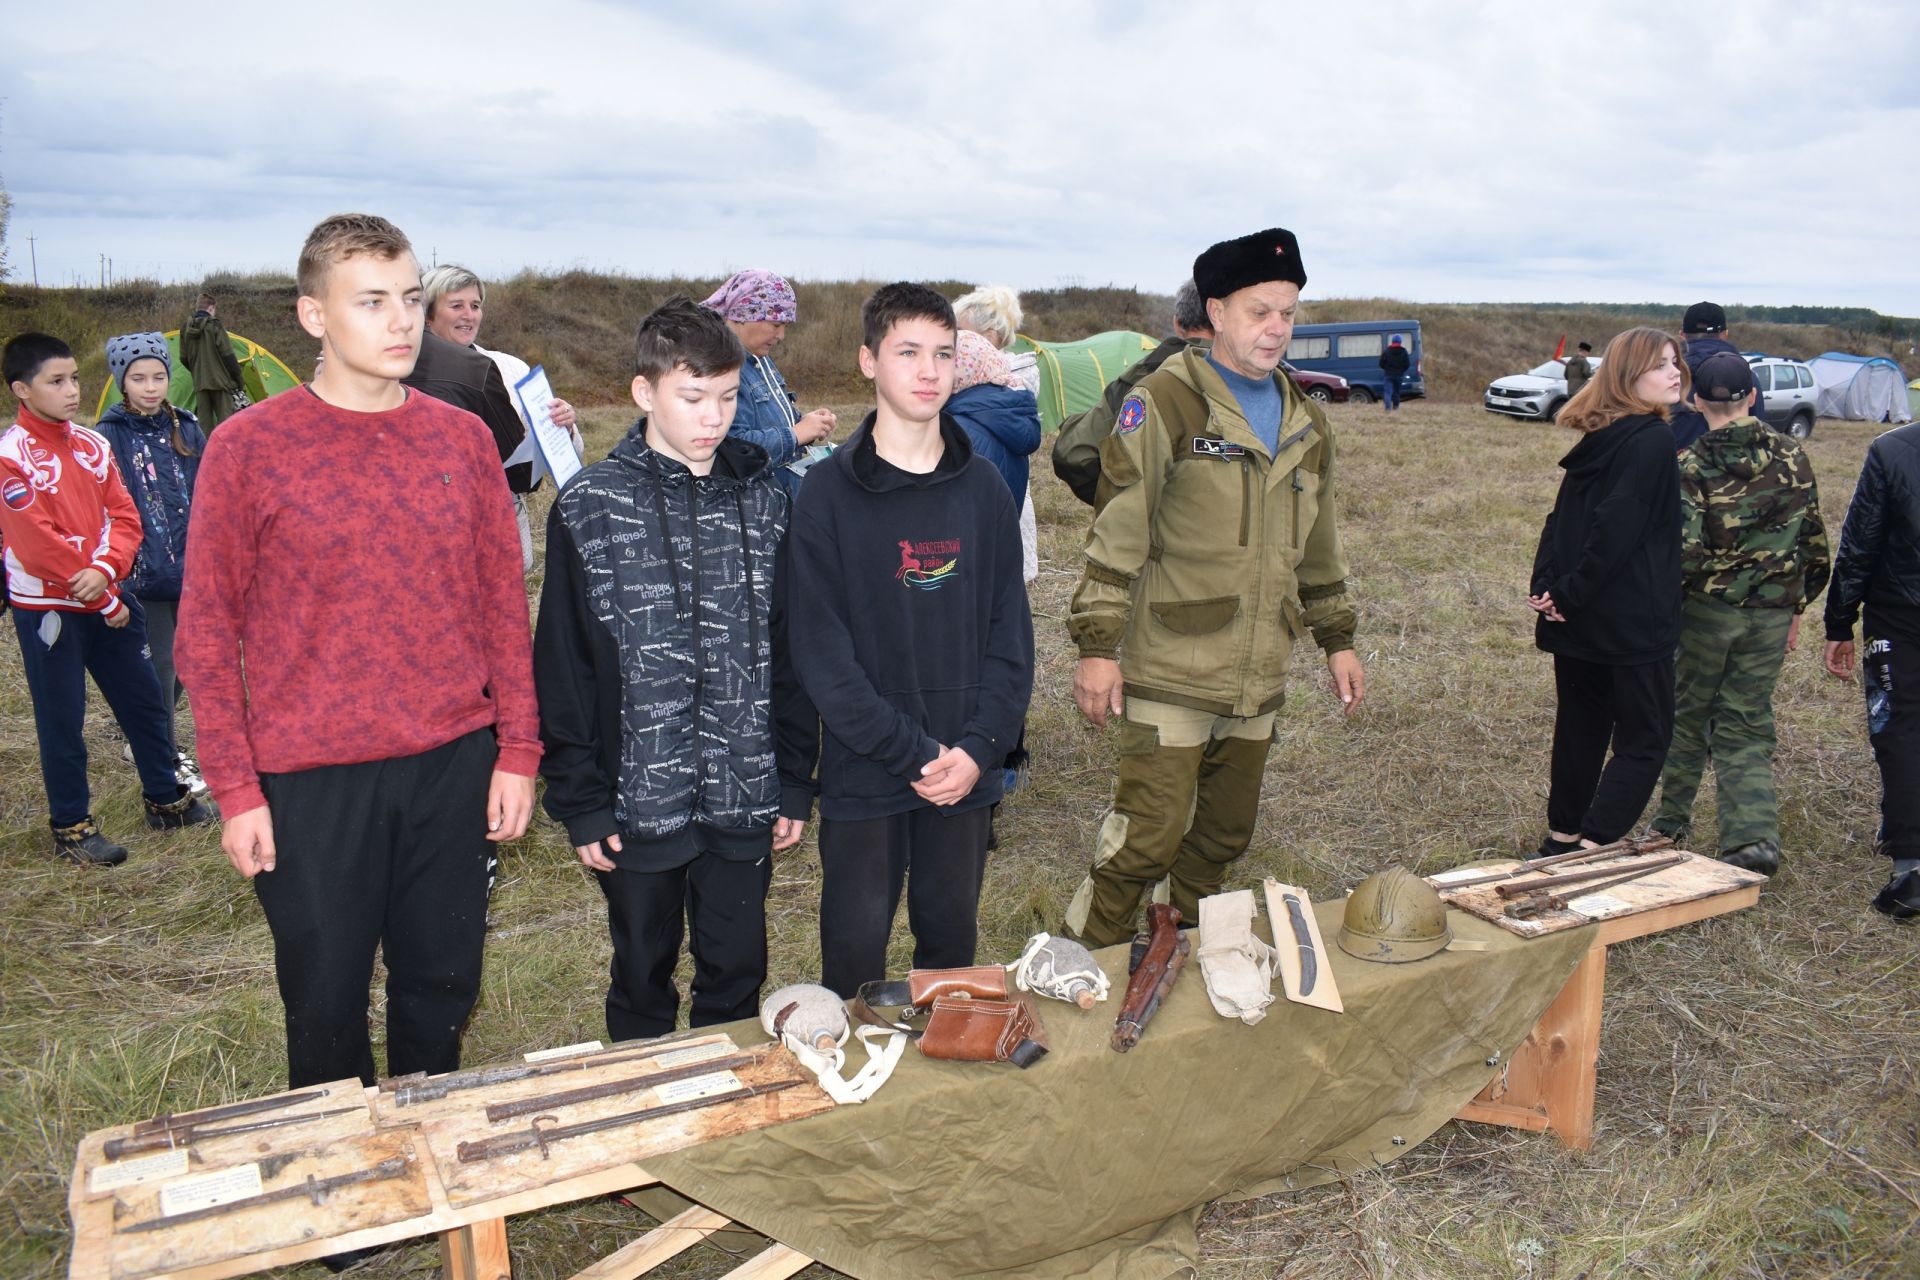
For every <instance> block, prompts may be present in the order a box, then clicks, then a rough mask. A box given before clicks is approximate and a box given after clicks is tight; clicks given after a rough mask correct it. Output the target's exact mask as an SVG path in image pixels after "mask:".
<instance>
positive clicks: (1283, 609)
mask: <svg viewBox="0 0 1920 1280" xmlns="http://www.w3.org/2000/svg"><path fill="white" fill-rule="evenodd" d="M1276 376H1278V375H1276ZM1280 385H1281V393H1282V397H1283V405H1284V408H1283V410H1282V415H1281V422H1280V442H1279V444H1280V447H1279V450H1278V452H1277V454H1275V455H1271V456H1270V455H1269V454H1268V452H1267V447H1266V446H1265V445H1264V444H1262V443H1261V442H1260V438H1259V437H1258V436H1256V435H1255V434H1254V433H1253V428H1252V427H1250V426H1248V425H1247V420H1246V417H1245V416H1244V415H1243V414H1242V413H1241V412H1240V406H1239V404H1238V403H1237V402H1236V401H1235V400H1234V398H1233V393H1232V392H1231V391H1229V390H1228V389H1227V385H1226V383H1224V382H1222V381H1221V380H1220V375H1219V374H1217V373H1215V372H1214V370H1213V368H1212V366H1210V365H1209V364H1208V363H1207V360H1206V356H1205V353H1204V352H1203V351H1199V350H1191V349H1190V350H1187V351H1183V352H1180V353H1179V354H1178V355H1176V356H1173V357H1172V358H1170V359H1169V360H1168V361H1167V362H1166V363H1165V364H1164V365H1162V366H1161V367H1160V368H1159V369H1156V370H1155V371H1154V372H1153V373H1152V374H1150V375H1149V376H1148V377H1146V378H1145V379H1143V380H1142V381H1141V382H1140V384H1139V385H1138V386H1137V387H1135V388H1134V391H1133V394H1132V395H1131V396H1129V397H1128V398H1127V401H1126V403H1125V404H1123V405H1122V406H1121V411H1120V415H1119V418H1118V421H1116V423H1115V424H1114V429H1113V434H1112V435H1110V436H1108V437H1107V440H1106V442H1105V444H1103V445H1102V446H1101V451H1100V459H1101V478H1102V480H1103V481H1104V482H1106V483H1108V484H1110V485H1111V486H1112V488H1113V495H1112V498H1111V500H1110V501H1109V502H1108V503H1107V504H1106V506H1105V507H1103V508H1102V509H1101V511H1100V513H1099V514H1098V515H1097V516H1095V517H1094V521H1093V528H1092V529H1091V531H1089V533H1088V534H1087V545H1086V558H1087V563H1086V570H1085V572H1084V574H1083V575H1082V577H1081V580H1080V585H1079V587H1078V588H1077V589H1076V590H1075V591H1074V594H1073V602H1072V604H1071V606H1070V607H1069V610H1068V617H1067V629H1068V632H1069V633H1070V634H1071V635H1072V637H1073V640H1074V643H1075V644H1077V645H1078V646H1079V648H1080V655H1081V656H1082V657H1090V658H1118V659H1119V660H1120V671H1121V675H1122V677H1123V678H1124V679H1125V681H1126V688H1127V692H1128V693H1129V694H1132V695H1135V696H1138V697H1142V698H1150V699H1152V700H1154V701H1157V702H1170V703H1173V704H1175V705H1177V706H1187V707H1195V708H1198V709H1200V710H1203V711H1211V712H1213V713H1214V714H1215V715H1232V716H1254V715H1261V714H1263V713H1265V712H1267V711H1271V710H1273V709H1274V708H1275V707H1278V706H1279V705H1280V704H1281V702H1282V701H1284V700H1285V692H1286V681H1287V668H1288V666H1289V664H1290V663H1291V661H1292V657H1293V646H1294V643H1295V642H1296V641H1297V640H1304V639H1306V637H1307V636H1308V635H1309V634H1311V635H1312V636H1313V638H1314V640H1315V641H1317V642H1318V643H1319V645H1320V647H1321V648H1322V649H1323V650H1325V651H1326V652H1327V653H1336V652H1338V651H1339V650H1342V649H1351V648H1352V647H1353V631H1354V615H1353V607H1352V605H1351V604H1350V603H1349V602H1348V599H1347V584H1346V577H1347V563H1346V556H1345V555H1344V553H1343V552H1342V551H1341V548H1340V534H1339V530H1338V528H1337V527H1336V521H1335V514H1334V480H1333V464H1334V441H1333V428H1332V427H1331V426H1330V425H1329V424H1328V422H1327V419H1326V415H1325V414H1324V413H1323V412H1322V411H1321V409H1320V406H1319V405H1317V404H1315V403H1314V402H1313V401H1311V400H1309V399H1308V398H1307V397H1306V396H1305V395H1303V394H1301V392H1300V390H1299V389H1298V388H1297V387H1295V386H1294V385H1293V384H1292V383H1291V382H1289V381H1287V380H1286V379H1285V378H1284V377H1282V378H1280Z"/></svg>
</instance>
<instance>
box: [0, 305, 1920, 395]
mask: <svg viewBox="0 0 1920 1280" xmlns="http://www.w3.org/2000/svg"><path fill="white" fill-rule="evenodd" d="M719 283H720V281H719V280H717V279H637V278H634V277H629V276H614V275H605V274H600V273H595V272H586V271H570V272H562V273H560V274H556V275H535V274H532V273H523V274H521V275H518V276H515V277H512V278H510V279H506V280H501V281H497V282H494V283H491V284H489V286H488V289H487V303H486V316H485V320H484V323H483V328H482V331H481V340H482V341H483V342H484V343H485V344H486V345H487V346H490V347H494V348H497V349H499V350H502V351H510V352H513V353H514V354H515V355H518V356H520V357H522V358H523V359H525V360H527V361H528V362H530V363H534V364H544V365H545V366H546V368H547V372H548V374H549V376H550V377H551V378H552V380H553V385H554V386H555V387H556V388H557V389H559V391H560V393H561V394H562V395H565V396H567V397H568V398H569V399H572V400H574V401H575V402H577V403H580V404H583V405H592V404H616V403H624V402H625V401H626V400H627V386H628V384H629V382H630V381H631V380H632V377H633V364H632V343H633V331H634V328H635V326H636V325H637V324H638V323H639V321H640V318H641V317H642V316H644V315H646V313H647V312H648V311H650V310H652V309H653V308H654V307H656V306H658V305H659V304H660V303H661V302H663V301H665V300H666V299H667V298H669V297H671V296H672V295H674V294H676V293H684V294H688V295H690V296H692V297H694V298H696V299H698V298H704V297H706V296H707V294H709V293H710V292H712V291H713V289H714V288H716V287H717V286H718V285H719ZM932 283H933V284H934V285H935V287H937V288H939V289H941V290H942V291H943V292H945V293H946V294H947V295H948V296H949V297H957V296H959V294H960V293H962V292H964V291H965V290H966V289H968V288H970V287H971V286H970V285H969V284H967V283H964V282H960V281H934V282H932ZM208 286H209V287H210V288H211V289H212V290H213V292H214V293H215V294H216V295H217V296H218V297H219V299H220V318H221V320H222V321H223V322H224V323H225V324H226V326H227V329H228V331H229V332H232V333H239V334H244V335H246V336H247V337H249V338H252V339H253V340H254V341H256V342H259V343H261V344H262V345H264V346H265V347H267V348H268V349H269V350H271V351H273V352H274V353H275V354H276V355H278V356H280V357H281V358H282V359H283V360H285V361H286V362H287V363H288V365H289V366H291V367H292V368H293V370H294V372H296V373H298V374H300V375H301V376H302V377H306V376H307V375H308V374H309V373H310V372H311V371H312V368H313V356H314V354H315V353H316V352H317V350H318V345H317V344H316V343H315V341H314V340H313V339H312V338H311V337H309V336H308V335H307V334H306V333H305V332H304V331H302V330H301V328H300V325H299V322H298V321H297V320H296V319H295V317H294V310H293V303H294V285H293V280H292V278H291V277H287V276H217V277H215V278H213V279H212V280H210V281H208ZM873 287H874V282H873V281H796V282H795V289H796V292H797V294H798V296H799V305H800V322H799V323H798V324H796V325H795V326H794V327H793V328H792V329H791V330H789V332H788V335H787V340H786V342H785V343H784V344H783V345H782V346H781V348H780V349H779V351H778V352H777V353H776V359H777V360H778V361H779V363H780V368H781V371H782V372H784V373H785V374H786V376H787V381H788V382H789V383H790V384H791V385H792V387H793V388H794V391H795V392H796V394H798V395H799V396H800V398H801V399H802V400H803V401H804V402H806V403H807V404H809V405H811V404H818V403H820V402H822V401H836V400H844V399H848V398H859V397H860V396H861V395H862V394H863V388H862V386H861V379H860V376H859V373H858V371H857V369H856V367H855V362H854V353H855V352H856V351H857V350H858V349H859V346H860V303H861V302H862V300H864V299H865V298H866V296H867V295H868V294H869V293H870V292H872V290H873ZM198 292H199V287H198V286H196V285H188V284H172V285H159V284H154V283H152V282H149V281H131V282H128V283H125V284H118V285H111V286H108V287H106V288H100V289H34V288H31V287H22V286H19V285H17V284H14V285H8V286H7V287H5V288H4V289H0V335H11V334H15V333H21V332H25V331H27V330H31V329H40V330H44V331H46V332H49V333H54V334H58V335H59V336H61V337H63V338H65V339H66V340H67V341H68V342H69V343H71V344H72V345H73V347H74V350H75V351H76V353H78V355H79V357H80V370H81V377H82V378H83V380H84V381H85V382H86V383H87V384H88V385H89V386H91V387H93V388H95V389H96V390H95V391H94V392H90V393H89V395H88V398H87V402H88V407H89V409H90V408H91V405H92V400H93V395H94V394H97V388H98V387H99V386H100V384H101V381H102V380H103V379H104V378H105V377H106V356H105V354H104V351H103V349H102V348H103V344H104V343H105V341H106V339H107V338H108V337H109V336H111V335H113V334H116V333H125V332H129V331H133V330H139V329H161V330H166V329H175V328H178V327H179V326H180V324H181V323H182V322H183V321H184V320H185V319H186V318H187V316H188V315H190V314H191V313H192V310H193V304H194V298H195V295H196V294H197V293H198ZM1022 301H1023V302H1024V304H1025V306H1026V311H1027V321H1026V324H1025V326H1024V329H1025V332H1027V333H1028V334H1029V335H1030V336H1032V337H1035V338H1039V339H1042V340H1045V341H1055V342H1060V341H1071V340H1073V339H1075V338H1084V337H1086V336H1087V335H1088V334H1091V333H1098V332H1101V331H1102V330H1107V329H1137V330H1141V331H1143V332H1146V333H1152V334H1163V333H1166V332H1168V331H1169V330H1170V327H1171V323H1172V318H1173V301H1172V299H1171V298H1170V297H1169V296H1167V295H1165V294H1155V293H1147V292H1142V291H1140V290H1137V289H1131V288H1120V287H1105V288H1066V289H1036V290H1030V291H1028V292H1026V293H1024V294H1022ZM1683 310H1685V306H1684V304H1676V305H1671V306H1668V305H1662V304H1651V303H1650V304H1645V305H1639V306H1627V305H1600V304H1581V303H1571V304H1558V303H1552V304H1548V303H1541V304H1527V303H1408V302H1400V301H1396V300H1394V299H1390V298H1329V299H1317V298H1315V297H1314V296H1313V295H1312V293H1311V292H1309V294H1308V296H1307V300H1306V304H1305V306H1304V307H1303V308H1302V314H1301V317H1300V318H1301V320H1302V321H1308V322H1311V321H1320V322H1324V321H1336V320H1373V319H1396V320H1397V319H1413V320H1418V321H1419V322H1420V325H1421V329H1422V334H1423V337H1424V340H1425V354H1426V370H1425V371H1426V376H1427V386H1428V391H1429V394H1431V395H1432V396H1433V397H1434V398H1435V399H1437V400H1441V401H1452V402H1467V401H1474V400H1476V399H1477V398H1478V397H1479V395H1480V392H1481V390H1482V389H1483V388H1484V387H1485V386H1486V384H1487V383H1488V382H1489V381H1491V380H1492V379H1494V378H1497V377H1500V376H1502V375H1503V374H1508V373H1516V372H1519V371H1521V370H1524V369H1528V368H1531V367H1532V366H1534V365H1536V364H1538V363H1540V362H1541V361H1542V360H1545V359H1546V358H1547V357H1549V356H1551V355H1552V354H1553V351H1554V348H1555V346H1556V344H1557V343H1558V342H1559V341H1560V339H1561V337H1562V336H1563V335H1564V336H1565V337H1566V340H1567V345H1568V346H1569V347H1571V346H1572V345H1573V344H1574V343H1576V342H1581V341H1586V342H1591V343H1592V344H1593V345H1594V348H1595V349H1596V350H1604V348H1605V346H1606V342H1607V339H1608V338H1610V337H1612V336H1613V335H1614V334H1616V333H1619V332H1620V331H1621V330H1623V329H1628V328H1631V327H1632V326H1634V325H1639V324H1651V325H1659V326H1662V327H1666V328H1670V329H1676V330H1677V329H1678V328H1679V324H1680V315H1681V312H1682V311H1683ZM1728 314H1729V318H1730V320H1731V322H1732V326H1733V328H1732V337H1733V340H1734V341H1735V342H1737V343H1738V344H1739V345H1740V346H1741V347H1743V348H1745V349H1748V350H1762V351H1767V352H1769V353H1772V354H1775V355H1784V356H1794V357H1798V358H1801V359H1805V358H1807V357H1810V356H1815V355H1818V354H1820V353H1821V352H1823V351H1852V352H1857V353H1860V354H1865V355H1884V356H1891V357H1892V358H1893V359H1894V360H1895V361H1897V362H1898V363H1899V364H1900V365H1901V366H1902V367H1903V368H1904V369H1906V370H1907V376H1909V377H1913V376H1920V358H1916V356H1915V354H1914V350H1915V346H1916V343H1917V342H1920V320H1912V319H1903V318H1897V317H1888V316H1881V315H1878V314H1877V313H1875V312H1871V311H1865V310H1861V309H1848V308H1833V307H1757V308H1741V307H1730V308H1729V309H1728Z"/></svg>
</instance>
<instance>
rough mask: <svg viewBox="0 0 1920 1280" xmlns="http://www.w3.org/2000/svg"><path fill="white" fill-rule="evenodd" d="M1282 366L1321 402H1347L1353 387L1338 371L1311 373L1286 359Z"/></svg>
mask: <svg viewBox="0 0 1920 1280" xmlns="http://www.w3.org/2000/svg"><path fill="white" fill-rule="evenodd" d="M1280 367H1281V368H1282V369H1285V370H1286V371H1287V376H1288V377H1289V378H1292V379H1293V381H1294V384H1295V385H1296V386H1298V387H1299V388H1300V389H1301V390H1302V391H1304V392H1306V393H1307V395H1308V396H1309V397H1311V398H1312V399H1315V400H1318V401H1319V402H1320V403H1321V404H1345V403H1346V402H1347V396H1348V395H1349V394H1350V393H1351V392H1352V390H1353V388H1352V387H1350V386H1349V385H1348V384H1347V380H1346V379H1345V378H1343V377H1341V376H1340V375H1339V374H1337V373H1311V372H1309V371H1307V370H1305V369H1296V368H1294V367H1293V366H1292V365H1290V364H1288V363H1287V362H1286V361H1285V360H1282V361H1281V362H1280Z"/></svg>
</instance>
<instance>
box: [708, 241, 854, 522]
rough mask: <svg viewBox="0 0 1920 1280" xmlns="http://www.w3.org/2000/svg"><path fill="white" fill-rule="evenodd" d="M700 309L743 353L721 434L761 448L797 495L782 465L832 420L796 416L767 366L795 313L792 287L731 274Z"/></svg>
mask: <svg viewBox="0 0 1920 1280" xmlns="http://www.w3.org/2000/svg"><path fill="white" fill-rule="evenodd" d="M701 305H702V306H704V307H706V308H707V309H708V310H709V311H715V312H718V313H719V315H720V318H721V319H723V320H725V321H726V322H727V327H728V328H729V329H732V330H733V333H734V336H735V337H737V338H739V339H740V345H741V346H743V347H745V348H746V350H747V360H746V363H745V364H744V365H743V366H741V369H740V401H739V405H738V407H737V408H736V409H735V410H734V414H733V426H732V427H731V428H730V429H729V430H728V432H727V434H728V435H732V436H738V437H739V438H740V439H742V440H745V441H747V442H748V443H750V444H757V445H759V446H760V447H761V448H762V449H765V450H766V451H767V456H768V457H769V458H771V459H772V460H773V465H774V467H775V468H777V471H776V472H775V474H777V475H778V476H779V477H780V483H781V484H782V485H784V486H785V487H786V490H787V493H788V494H789V495H790V496H791V495H794V494H797V493H798V492H799V489H800V479H801V473H800V472H797V471H795V470H794V469H793V468H792V467H790V466H789V465H788V464H790V463H793V462H795V461H798V460H800V459H802V458H803V457H804V451H805V448H806V446H808V445H810V444H819V443H820V442H821V441H823V440H825V439H826V438H827V437H828V436H829V435H831V434H833V428H834V416H833V410H831V409H815V410H814V411H813V412H811V413H806V414H803V413H801V412H800V407H799V405H798V404H797V403H796V402H795V400H794V397H793V392H791V391H789V390H787V380H786V379H785V378H784V377H782V376H781V374H780V370H779V368H778V367H776V366H775V365H774V363H773V359H772V355H773V349H774V348H775V347H777V346H779V345H780V343H781V341H782V340H783V339H784V338H785V337H786V336H787V326H788V325H790V324H792V323H793V322H794V320H795V319H796V318H797V317H798V315H799V307H798V305H797V304H796V303H795V301H794V296H793V286H792V285H790V284H788V283H787V282H786V280H785V279H783V278H782V277H780V276H777V275H775V274H774V273H773V272H771V271H763V270H760V269H758V268H750V269H748V270H746V271H741V272H737V273H735V274H734V276H733V277H732V278H731V279H729V280H728V281H727V282H726V283H725V284H723V285H721V286H720V287H719V288H718V289H717V290H715V291H714V293H713V296H712V297H710V298H708V299H707V300H706V301H705V302H703V303H701Z"/></svg>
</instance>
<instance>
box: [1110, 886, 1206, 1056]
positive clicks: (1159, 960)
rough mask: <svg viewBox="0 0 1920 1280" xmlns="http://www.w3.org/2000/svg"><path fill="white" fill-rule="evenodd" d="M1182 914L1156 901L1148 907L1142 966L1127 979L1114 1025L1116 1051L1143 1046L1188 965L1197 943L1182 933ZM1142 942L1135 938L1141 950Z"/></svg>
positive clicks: (1141, 955) (1176, 909) (1175, 908)
mask: <svg viewBox="0 0 1920 1280" xmlns="http://www.w3.org/2000/svg"><path fill="white" fill-rule="evenodd" d="M1180 919H1181V916H1180V911H1179V908H1177V907H1170V906H1168V905H1167V904H1166V903H1163V902H1156V903H1154V904H1153V905H1152V906H1151V907H1148V908H1147V932H1146V934H1144V935H1143V937H1144V938H1145V940H1146V946H1145V948H1144V950H1142V951H1141V952H1140V960H1139V963H1138V964H1136V965H1134V966H1133V968H1132V970H1131V975H1130V976H1129V977H1128V978H1127V996H1126V999H1125V1000H1123V1001H1121V1003H1120V1017H1119V1018H1118V1019H1117V1020H1116V1021H1115V1022H1114V1024H1113V1040H1112V1044H1113V1049H1114V1052H1115V1053H1125V1052H1126V1051H1127V1050H1129V1049H1131V1048H1133V1046H1135V1045H1136V1044H1139V1043H1140V1037H1141V1036H1142V1035H1143V1034H1145V1032H1146V1029H1147V1024H1148V1023H1149V1022H1151V1021H1153V1015H1154V1014H1155V1013H1156V1012H1158V1011H1159V1009H1160V1002H1161V1001H1162V1000H1165V999H1166V997H1167V992H1169V991H1171V990H1172V989H1173V981H1174V979H1175V978H1178V977H1179V976H1180V967H1181V966H1182V965H1184V964H1186V962H1187V954H1188V953H1189V952H1190V951H1192V949H1193V944H1192V943H1191V942H1189V941H1188V940H1187V936H1186V935H1185V934H1183V933H1181V932H1180ZM1139 943H1140V939H1138V938H1136V939H1135V946H1136V947H1138V946H1139Z"/></svg>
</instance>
